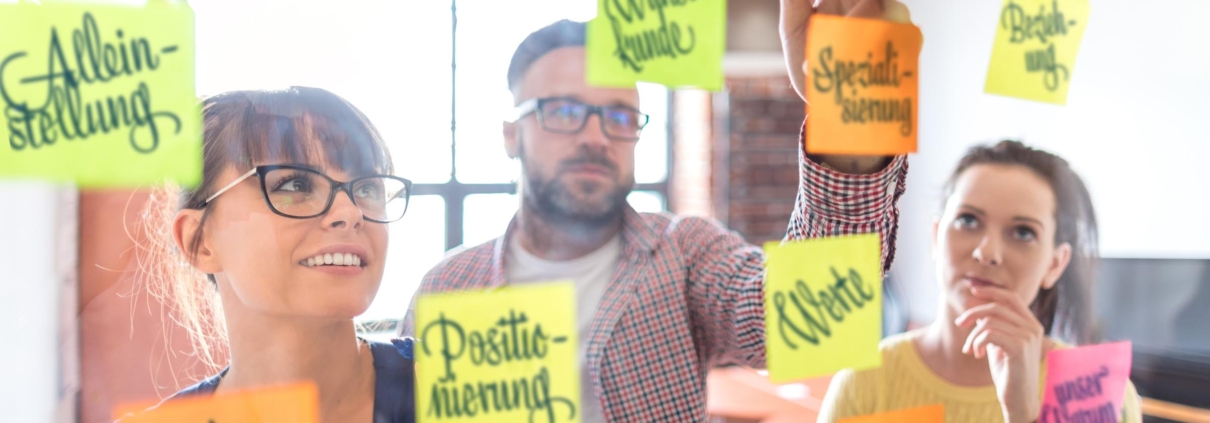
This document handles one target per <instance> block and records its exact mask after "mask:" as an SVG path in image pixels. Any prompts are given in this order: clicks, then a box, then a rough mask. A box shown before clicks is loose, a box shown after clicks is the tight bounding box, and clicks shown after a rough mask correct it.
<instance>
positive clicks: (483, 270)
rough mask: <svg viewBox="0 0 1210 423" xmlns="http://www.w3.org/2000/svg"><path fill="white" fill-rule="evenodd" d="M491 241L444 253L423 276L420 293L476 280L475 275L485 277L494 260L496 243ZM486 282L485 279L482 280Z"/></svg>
mask: <svg viewBox="0 0 1210 423" xmlns="http://www.w3.org/2000/svg"><path fill="white" fill-rule="evenodd" d="M498 240H499V238H497V239H493V240H491V241H487V242H484V243H482V244H479V245H474V246H461V247H457V248H454V249H452V250H450V251H449V252H448V253H446V255H445V258H443V259H441V261H440V262H438V263H437V265H436V266H433V268H432V269H431V270H429V272H428V273H427V274H426V275H425V276H424V280H423V282H422V284H421V287H420V289H421V290H422V291H433V290H437V291H441V290H445V289H449V288H451V287H450V286H448V285H449V284H450V283H453V282H455V281H467V280H477V279H483V278H475V276H477V275H486V274H488V273H489V272H490V270H491V268H492V263H494V261H495V260H496V258H495V255H496V243H497V241H498ZM483 280H486V279H483Z"/></svg>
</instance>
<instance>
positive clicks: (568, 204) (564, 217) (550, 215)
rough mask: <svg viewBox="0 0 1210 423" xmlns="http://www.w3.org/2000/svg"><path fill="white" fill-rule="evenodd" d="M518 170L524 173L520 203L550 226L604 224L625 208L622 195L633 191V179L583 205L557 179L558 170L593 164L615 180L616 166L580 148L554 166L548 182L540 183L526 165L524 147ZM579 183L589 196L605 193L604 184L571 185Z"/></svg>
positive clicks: (616, 216) (538, 174) (560, 171)
mask: <svg viewBox="0 0 1210 423" xmlns="http://www.w3.org/2000/svg"><path fill="white" fill-rule="evenodd" d="M520 153H521V154H520V157H521V167H522V169H524V173H525V188H524V189H523V191H524V201H525V203H526V204H527V205H529V206H530V207H531V208H533V209H534V211H536V212H537V213H538V214H539V215H540V216H542V217H543V218H544V219H546V220H547V221H550V222H552V223H563V224H577V225H584V226H589V227H600V226H604V225H608V224H609V223H610V222H613V221H614V220H615V219H617V218H618V216H620V215H621V214H622V210H623V207H625V206H626V196H627V195H629V194H630V190H631V189H632V188H634V179H633V178H631V179H630V181H629V182H628V183H627V182H622V183H618V184H616V185H614V187H613V189H612V190H611V191H610V192H607V193H606V195H604V196H603V197H600V200H599V201H592V202H585V201H583V200H580V199H578V198H576V197H575V196H574V195H572V193H571V188H572V187H570V186H568V184H567V183H566V182H565V180H563V179H560V178H559V176H560V175H561V174H562V170H561V168H563V167H566V166H573V165H577V164H595V165H599V166H602V167H605V168H606V169H609V170H611V171H613V175H614V176H615V177H616V176H617V173H618V166H617V165H615V164H614V163H613V162H611V161H610V160H609V159H608V158H606V157H604V156H602V155H599V154H595V153H592V152H590V151H589V150H586V149H581V150H580V151H579V154H577V155H576V156H575V157H572V158H570V159H567V160H564V161H562V162H559V163H558V164H557V165H556V168H555V172H554V175H552V176H551V177H550V179H549V180H543V179H542V176H541V175H540V169H536V168H535V167H533V166H529V165H528V164H526V155H525V148H524V147H522V148H521V151H520ZM572 183H573V184H577V183H578V184H580V187H579V188H581V189H582V191H584V192H586V193H589V194H592V193H596V191H600V190H608V189H609V188H608V187H607V186H606V185H605V184H599V183H596V182H587V181H585V182H572Z"/></svg>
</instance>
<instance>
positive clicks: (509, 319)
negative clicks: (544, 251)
mask: <svg viewBox="0 0 1210 423" xmlns="http://www.w3.org/2000/svg"><path fill="white" fill-rule="evenodd" d="M575 309H576V291H575V286H574V285H573V284H572V283H571V282H568V281H562V282H552V283H537V284H522V285H513V286H508V287H502V288H488V289H478V290H464V291H457V292H447V293H438V294H424V295H421V296H420V297H418V298H417V300H416V337H417V338H418V341H417V342H418V344H417V345H416V349H415V356H416V410H417V412H416V421H417V422H419V423H442V422H457V423H498V422H504V423H530V422H536V421H540V422H560V423H579V422H580V421H581V415H582V414H583V413H582V410H583V409H584V408H583V407H582V406H581V403H580V402H581V401H580V400H581V397H580V365H579V362H578V361H577V354H578V353H577V351H579V350H578V348H577V347H576V345H578V342H579V340H578V338H577V335H576V310H575ZM527 387H528V388H527ZM528 395H533V396H532V397H530V396H528ZM489 397H490V398H492V400H491V401H488V400H487V398H489ZM480 398H483V399H484V400H483V401H480V400H479V399H480ZM530 398H532V399H533V400H532V401H531V400H530ZM534 416H538V418H537V419H535V418H534Z"/></svg>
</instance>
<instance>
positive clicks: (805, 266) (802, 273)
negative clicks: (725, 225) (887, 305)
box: [765, 234, 882, 383]
mask: <svg viewBox="0 0 1210 423" xmlns="http://www.w3.org/2000/svg"><path fill="white" fill-rule="evenodd" d="M765 251H766V254H767V256H768V270H767V273H766V277H765V345H766V355H767V364H768V365H769V379H770V380H772V381H773V382H777V383H779V382H787V381H792V380H797V379H804V378H808V377H812V376H819V375H825V374H831V373H835V372H836V371H838V370H840V369H844V368H854V369H864V368H870V367H877V366H878V365H880V364H881V363H882V355H881V354H879V352H878V341H879V340H880V339H882V277H881V271H880V267H879V263H880V257H881V244H880V243H879V240H878V235H877V234H865V235H855V236H847V237H840V238H824V239H813V240H807V241H799V242H795V243H790V244H785V245H778V243H775V242H773V243H769V244H766V245H765Z"/></svg>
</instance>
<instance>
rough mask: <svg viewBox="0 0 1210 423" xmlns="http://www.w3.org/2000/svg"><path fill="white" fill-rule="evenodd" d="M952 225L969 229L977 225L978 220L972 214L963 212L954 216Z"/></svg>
mask: <svg viewBox="0 0 1210 423" xmlns="http://www.w3.org/2000/svg"><path fill="white" fill-rule="evenodd" d="M954 226H955V227H957V228H960V229H970V228H974V227H976V226H979V220H978V219H975V216H974V215H971V214H968V213H963V214H960V215H958V217H956V218H954Z"/></svg>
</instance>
